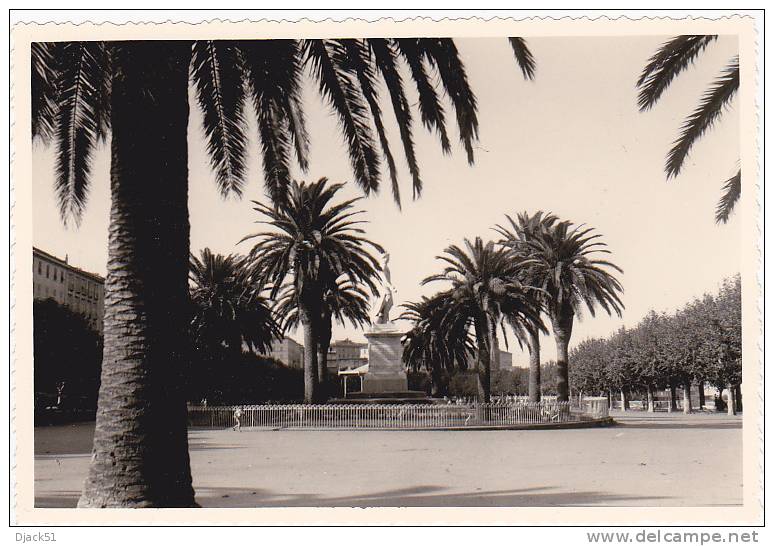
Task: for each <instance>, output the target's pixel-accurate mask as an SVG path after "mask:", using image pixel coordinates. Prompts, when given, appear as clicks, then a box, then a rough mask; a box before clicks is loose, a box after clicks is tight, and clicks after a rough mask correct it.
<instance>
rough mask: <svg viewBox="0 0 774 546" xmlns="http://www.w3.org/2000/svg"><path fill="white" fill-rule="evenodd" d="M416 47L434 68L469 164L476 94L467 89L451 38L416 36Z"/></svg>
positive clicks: (475, 123) (475, 134) (474, 135)
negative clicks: (447, 96)
mask: <svg viewBox="0 0 774 546" xmlns="http://www.w3.org/2000/svg"><path fill="white" fill-rule="evenodd" d="M419 47H420V48H421V49H422V50H423V51H424V53H425V55H426V58H427V59H428V60H429V61H430V62H431V63H432V65H433V66H435V67H436V68H437V70H438V74H439V75H440V77H441V82H442V84H443V87H444V89H445V90H446V93H447V94H448V95H449V98H450V99H451V103H452V106H454V112H455V114H456V117H457V127H458V129H459V133H460V141H461V142H462V145H463V147H464V148H465V152H466V153H467V156H468V163H469V164H471V165H472V164H473V161H474V157H473V144H474V143H475V142H476V141H477V140H478V116H477V113H476V109H477V104H476V96H475V94H474V93H473V90H472V89H471V88H470V83H469V82H468V77H467V74H466V71H465V66H464V65H463V63H462V59H460V56H459V52H458V51H457V46H456V45H455V44H454V40H452V39H451V38H420V39H419Z"/></svg>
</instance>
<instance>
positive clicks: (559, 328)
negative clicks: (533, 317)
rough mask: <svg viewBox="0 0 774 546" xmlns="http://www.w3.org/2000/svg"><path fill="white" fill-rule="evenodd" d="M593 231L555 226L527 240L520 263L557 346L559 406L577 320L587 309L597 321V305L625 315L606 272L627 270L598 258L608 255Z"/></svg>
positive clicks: (614, 282)
mask: <svg viewBox="0 0 774 546" xmlns="http://www.w3.org/2000/svg"><path fill="white" fill-rule="evenodd" d="M593 231H594V228H587V227H585V226H583V225H578V226H573V224H572V223H571V222H568V221H564V222H559V223H555V224H553V225H552V226H550V227H548V228H547V229H542V230H538V231H537V232H536V233H535V236H534V237H529V238H527V239H526V240H525V241H524V243H523V244H524V248H525V249H526V251H527V253H528V257H527V258H526V259H525V260H524V261H523V262H521V265H522V267H525V268H527V270H528V271H529V276H530V279H531V281H532V282H534V283H535V285H534V286H536V287H538V288H540V290H541V292H540V294H541V295H542V297H543V298H544V301H545V304H546V305H545V306H546V308H547V310H548V316H549V317H550V318H551V326H552V329H553V332H554V339H555V341H556V366H557V372H558V378H557V391H558V398H559V400H560V401H567V400H569V385H568V349H569V344H570V337H571V335H572V327H573V321H574V319H575V316H576V315H579V314H580V313H581V310H582V306H583V305H585V306H586V307H587V308H588V310H589V313H591V315H592V316H594V313H595V308H596V306H600V307H601V308H602V309H604V310H605V311H606V312H607V313H608V314H610V313H613V312H615V313H616V314H617V315H618V316H621V311H622V309H623V303H622V302H621V299H620V297H619V293H621V292H623V287H622V286H621V283H620V282H618V280H617V279H616V278H615V277H614V276H613V275H612V274H611V273H609V272H608V271H607V269H608V268H609V269H614V270H615V271H618V272H619V273H623V270H621V268H619V267H618V266H617V265H615V264H613V263H612V262H610V261H607V260H602V259H598V258H596V257H595V256H594V255H595V254H597V253H602V254H609V253H610V251H609V250H607V249H606V248H605V247H606V246H607V245H606V244H605V243H603V242H601V241H599V240H598V239H599V238H600V237H601V235H600V234H598V233H597V234H595V233H593Z"/></svg>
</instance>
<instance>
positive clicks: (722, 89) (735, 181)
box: [637, 34, 742, 223]
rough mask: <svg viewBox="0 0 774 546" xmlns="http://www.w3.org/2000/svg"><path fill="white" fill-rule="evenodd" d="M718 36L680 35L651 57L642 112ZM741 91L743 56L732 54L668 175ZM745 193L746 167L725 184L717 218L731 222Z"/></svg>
mask: <svg viewBox="0 0 774 546" xmlns="http://www.w3.org/2000/svg"><path fill="white" fill-rule="evenodd" d="M717 38H718V37H717V35H714V34H709V35H683V36H676V37H674V38H672V39H671V40H669V41H668V42H666V43H665V44H663V45H662V46H661V47H660V48H659V49H658V50H657V51H656V53H655V54H654V55H653V56H652V57H651V58H650V60H649V61H648V64H647V65H646V66H645V68H644V69H643V71H642V74H640V77H639V79H638V80H637V87H639V89H640V94H639V97H638V103H639V107H640V111H646V110H649V109H651V108H652V107H653V106H654V105H655V104H656V102H658V100H659V98H661V95H662V94H663V93H664V91H666V89H667V88H668V87H669V85H670V84H671V83H672V80H674V79H675V78H676V77H677V76H678V75H679V74H680V73H681V72H683V71H684V70H686V69H687V68H688V67H689V66H691V64H693V62H694V61H695V60H696V58H697V57H698V56H699V55H700V54H701V53H702V52H703V51H704V50H705V49H706V48H707V46H709V45H710V44H711V43H712V42H714V41H715V40H717ZM738 90H739V56H734V57H732V58H731V59H730V60H729V61H728V64H727V65H726V67H725V68H724V69H723V71H722V72H721V74H720V76H718V78H717V79H716V80H715V81H714V82H713V83H712V85H710V87H709V88H708V89H707V90H706V91H705V92H704V95H702V98H701V100H700V102H699V106H698V107H697V108H696V109H695V110H694V111H693V112H692V113H691V115H690V116H688V118H687V119H686V120H685V122H684V123H683V125H682V127H681V128H680V135H679V136H678V137H677V139H676V140H675V141H674V143H673V144H672V148H671V150H669V154H668V155H667V160H666V167H665V169H666V174H667V178H671V177H676V176H677V175H678V174H680V171H681V170H682V168H683V164H684V163H685V159H686V158H687V157H688V153H689V152H690V151H691V148H693V145H694V144H695V143H696V142H697V141H698V140H699V139H700V138H701V137H702V136H703V135H704V133H706V132H707V131H708V130H709V129H710V128H711V127H712V126H713V125H715V123H716V122H717V121H718V120H719V119H720V117H721V116H722V115H723V111H724V110H725V109H726V108H727V107H728V105H729V104H730V103H731V100H732V99H733V98H734V96H735V95H736V92H737V91H738ZM741 194H742V169H741V168H738V169H737V172H736V174H735V175H734V176H732V177H731V178H729V179H728V180H726V181H725V182H724V183H723V195H722V196H721V198H720V201H719V202H718V205H717V208H716V210H715V221H716V222H718V223H720V222H723V223H725V222H728V218H729V216H730V215H731V212H732V211H733V210H734V206H735V205H736V202H737V201H738V200H739V196H740V195H741Z"/></svg>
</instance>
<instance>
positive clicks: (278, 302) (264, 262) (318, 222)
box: [190, 178, 382, 403]
mask: <svg viewBox="0 0 774 546" xmlns="http://www.w3.org/2000/svg"><path fill="white" fill-rule="evenodd" d="M342 186H343V185H342V184H329V183H328V180H327V179H325V178H323V179H320V180H318V181H317V182H313V183H306V182H296V181H293V182H292V183H291V185H290V190H289V191H290V195H289V197H288V199H287V200H286V201H285V202H283V203H282V204H281V205H279V206H276V207H268V206H266V205H264V204H262V203H258V202H254V205H255V210H256V211H257V212H258V213H259V215H260V216H261V220H259V221H258V223H261V224H264V225H266V226H268V227H267V230H266V231H263V232H259V233H255V234H251V235H248V236H246V237H244V238H243V240H242V241H247V240H251V239H256V240H257V242H256V243H255V245H254V246H253V247H252V250H251V251H250V252H249V253H248V254H247V255H246V256H241V255H235V254H231V255H228V256H223V255H220V254H213V253H212V252H211V251H210V250H209V249H204V250H202V251H201V253H200V256H198V257H197V256H194V255H192V256H191V273H190V281H191V302H192V307H193V315H192V319H191V334H192V335H191V337H192V340H193V344H194V349H195V350H197V351H199V353H198V354H199V357H200V359H203V360H207V359H208V358H211V357H215V358H221V357H226V358H232V359H233V358H234V357H236V356H238V355H240V354H241V353H242V351H243V349H249V350H254V351H255V352H258V353H267V352H269V351H270V350H271V348H272V344H273V342H275V341H277V340H280V339H281V338H282V337H283V336H284V335H285V333H286V332H288V331H289V330H295V329H296V328H297V327H299V326H300V327H301V328H302V330H303V332H304V398H305V401H306V402H309V403H313V402H321V401H323V400H324V399H325V398H326V397H327V395H328V394H329V393H328V392H326V390H325V387H326V385H327V377H326V371H327V356H328V349H329V347H330V344H331V336H332V332H333V322H334V321H336V322H338V323H339V324H341V325H342V326H343V325H344V324H345V323H347V322H348V323H350V324H352V325H353V326H355V327H363V326H365V325H367V324H369V323H370V315H369V308H370V303H369V300H370V299H371V298H372V296H373V295H374V294H376V290H377V289H376V285H375V283H374V280H375V279H376V278H377V276H378V274H379V270H380V265H379V262H378V260H377V258H376V257H375V256H374V255H373V254H372V252H373V251H379V252H380V251H382V248H381V247H380V246H379V245H377V244H376V243H373V242H372V241H370V240H368V239H367V238H365V236H364V230H363V229H362V227H361V224H364V223H365V220H363V219H362V217H361V215H362V213H363V211H362V210H354V204H355V203H356V202H357V201H359V198H356V199H350V200H346V201H339V202H334V201H333V199H334V197H335V195H336V193H337V192H338V191H339V190H340V189H341V188H342Z"/></svg>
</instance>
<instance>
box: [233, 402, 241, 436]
mask: <svg viewBox="0 0 774 546" xmlns="http://www.w3.org/2000/svg"><path fill="white" fill-rule="evenodd" d="M240 417H242V408H237V409H235V410H234V421H236V424H235V425H234V427H233V430H236V431H239V432H242V423H241V422H240V421H239V418H240Z"/></svg>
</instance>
